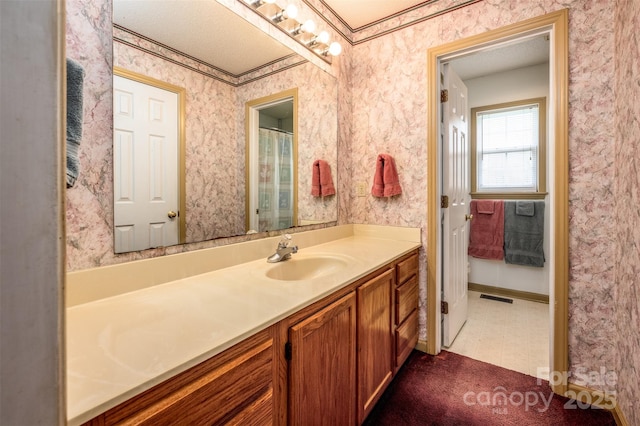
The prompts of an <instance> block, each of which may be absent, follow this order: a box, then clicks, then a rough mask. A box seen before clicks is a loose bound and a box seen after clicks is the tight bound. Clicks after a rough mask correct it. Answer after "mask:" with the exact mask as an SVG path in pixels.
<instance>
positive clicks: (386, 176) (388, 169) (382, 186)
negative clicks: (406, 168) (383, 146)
mask: <svg viewBox="0 0 640 426" xmlns="http://www.w3.org/2000/svg"><path fill="white" fill-rule="evenodd" d="M371 194H372V195H373V196H375V197H392V196H394V195H399V194H402V188H401V187H400V179H399V178H398V171H397V170H396V164H395V161H394V160H393V157H392V156H390V155H388V154H380V155H378V160H377V161H376V172H375V175H374V176H373V187H372V188H371Z"/></svg>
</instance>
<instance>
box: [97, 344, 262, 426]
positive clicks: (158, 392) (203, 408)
mask: <svg viewBox="0 0 640 426" xmlns="http://www.w3.org/2000/svg"><path fill="white" fill-rule="evenodd" d="M272 343H273V342H272V341H271V340H270V341H267V342H264V343H262V344H260V345H257V346H255V347H253V348H250V349H249V350H248V351H246V352H242V353H240V354H238V356H237V357H235V358H233V359H231V360H229V361H228V362H225V363H222V364H220V365H218V366H217V367H215V368H213V369H211V370H209V371H207V372H205V373H204V374H202V375H200V374H193V373H192V371H194V370H193V369H192V370H187V372H185V373H183V374H182V375H179V376H177V377H176V378H174V379H170V381H169V382H167V383H164V384H161V385H158V386H157V387H155V388H152V389H151V390H150V391H148V392H146V393H143V394H141V395H140V396H138V397H136V398H133V399H132V400H129V401H128V402H126V403H124V404H122V405H121V406H118V407H115V408H114V409H112V410H110V411H107V412H106V413H105V415H104V423H103V424H104V425H111V424H121V423H122V424H129V425H150V426H151V425H153V426H158V425H167V426H169V425H176V424H190V425H222V424H242V425H252V426H258V425H260V426H262V425H270V424H272V423H273V418H274V411H273V408H274V400H273V398H274V395H273V394H274V388H273V364H272V363H273V349H272V348H273V346H272ZM194 368H195V371H197V370H198V367H194ZM172 381H178V382H183V381H184V382H186V384H184V385H182V386H178V387H173V386H172V384H171V382H172Z"/></svg>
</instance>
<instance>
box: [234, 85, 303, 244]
mask: <svg viewBox="0 0 640 426" xmlns="http://www.w3.org/2000/svg"><path fill="white" fill-rule="evenodd" d="M289 100H292V101H293V152H292V153H291V155H292V157H293V165H294V167H293V170H292V171H291V172H292V173H291V185H292V188H293V226H297V225H298V88H297V87H294V88H293V89H289V90H284V91H282V92H279V93H274V94H272V95H269V96H265V97H262V98H258V99H253V100H251V101H248V102H247V103H246V104H245V129H244V134H245V203H244V204H245V232H247V231H249V230H250V229H251V217H252V211H253V208H254V207H255V206H254V202H257V201H256V194H257V189H256V185H254V184H253V182H252V181H251V180H252V179H253V174H252V173H251V170H257V158H258V155H257V153H256V152H254V151H255V150H252V149H251V148H252V147H254V146H255V147H257V146H258V138H259V136H258V131H259V127H260V125H259V123H260V110H262V109H265V108H268V107H270V106H273V105H277V104H279V103H282V102H287V101H289Z"/></svg>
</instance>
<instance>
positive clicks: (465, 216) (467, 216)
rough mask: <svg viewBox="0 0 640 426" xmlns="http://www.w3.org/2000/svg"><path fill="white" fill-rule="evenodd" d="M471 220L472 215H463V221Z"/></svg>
mask: <svg viewBox="0 0 640 426" xmlns="http://www.w3.org/2000/svg"><path fill="white" fill-rule="evenodd" d="M471 219H473V215H472V214H465V215H464V220H471Z"/></svg>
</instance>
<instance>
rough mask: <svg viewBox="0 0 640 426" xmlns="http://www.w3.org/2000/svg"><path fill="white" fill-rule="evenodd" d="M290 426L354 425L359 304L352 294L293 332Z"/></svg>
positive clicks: (291, 340)
mask: <svg viewBox="0 0 640 426" xmlns="http://www.w3.org/2000/svg"><path fill="white" fill-rule="evenodd" d="M289 342H290V343H291V362H290V367H289V368H290V370H289V374H290V376H289V384H290V388H289V424H291V425H303V426H313V425H327V426H329V425H345V426H346V425H353V424H354V423H355V413H356V410H355V402H356V401H355V378H356V377H355V370H356V357H355V354H356V304H355V294H354V293H353V292H351V293H350V294H348V295H347V296H345V297H343V298H342V299H340V300H338V301H336V302H334V303H332V304H331V305H329V306H327V307H326V308H324V309H323V310H321V311H320V312H318V313H316V314H315V315H312V316H310V317H308V318H307V319H306V320H304V321H302V322H300V323H298V324H296V325H295V326H293V327H291V328H290V329H289Z"/></svg>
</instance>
